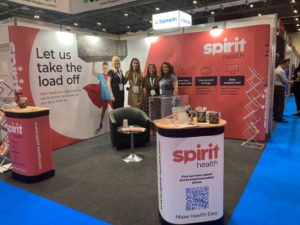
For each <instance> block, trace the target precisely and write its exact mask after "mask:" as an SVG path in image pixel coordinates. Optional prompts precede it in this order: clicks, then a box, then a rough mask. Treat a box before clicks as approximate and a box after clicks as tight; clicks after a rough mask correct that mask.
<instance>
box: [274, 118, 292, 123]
mask: <svg viewBox="0 0 300 225" xmlns="http://www.w3.org/2000/svg"><path fill="white" fill-rule="evenodd" d="M276 122H277V123H288V122H289V121H287V120H284V119H281V120H276Z"/></svg>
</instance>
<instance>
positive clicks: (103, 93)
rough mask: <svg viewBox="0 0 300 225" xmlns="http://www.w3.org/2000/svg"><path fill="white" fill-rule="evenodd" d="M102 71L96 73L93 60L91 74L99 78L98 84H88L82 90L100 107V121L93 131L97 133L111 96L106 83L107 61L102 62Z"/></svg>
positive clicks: (101, 125)
mask: <svg viewBox="0 0 300 225" xmlns="http://www.w3.org/2000/svg"><path fill="white" fill-rule="evenodd" d="M102 71H103V73H97V71H96V66H95V62H93V64H92V75H94V76H96V77H97V78H98V80H99V83H98V84H88V85H86V86H85V87H84V90H85V91H86V92H87V94H88V96H89V97H90V99H91V101H92V102H93V103H94V104H95V105H96V106H97V107H98V108H99V109H101V108H102V113H101V117H100V123H99V126H98V128H97V129H96V131H95V134H97V133H98V132H99V131H100V130H101V129H102V127H103V118H104V115H105V112H106V110H107V108H108V105H110V104H111V103H110V102H111V101H110V99H111V96H110V93H109V89H108V85H107V73H108V63H107V62H103V63H102Z"/></svg>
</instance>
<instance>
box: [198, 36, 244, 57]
mask: <svg viewBox="0 0 300 225" xmlns="http://www.w3.org/2000/svg"><path fill="white" fill-rule="evenodd" d="M246 43H247V42H246V41H245V39H244V38H242V39H240V38H239V37H235V38H234V41H229V40H228V38H224V42H223V43H208V44H205V45H204V46H203V54H205V55H213V56H214V55H217V54H221V53H238V52H244V51H245V46H246Z"/></svg>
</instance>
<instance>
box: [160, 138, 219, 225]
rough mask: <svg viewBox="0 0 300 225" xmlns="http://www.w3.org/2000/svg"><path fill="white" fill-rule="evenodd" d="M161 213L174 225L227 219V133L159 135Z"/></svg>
mask: <svg viewBox="0 0 300 225" xmlns="http://www.w3.org/2000/svg"><path fill="white" fill-rule="evenodd" d="M157 146H158V152H157V167H158V170H157V171H158V192H159V195H158V196H159V211H160V214H161V216H162V217H163V219H164V220H166V221H167V222H169V223H172V224H190V223H199V222H205V221H213V220H217V219H220V218H221V217H222V216H223V187H224V184H223V181H224V134H219V135H214V136H205V137H204V136H200V137H188V138H169V137H164V136H161V135H159V134H157Z"/></svg>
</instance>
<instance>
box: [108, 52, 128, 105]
mask: <svg viewBox="0 0 300 225" xmlns="http://www.w3.org/2000/svg"><path fill="white" fill-rule="evenodd" d="M111 61H112V69H111V70H109V71H108V79H107V84H108V88H109V91H110V96H111V101H112V108H113V109H116V108H122V107H124V85H125V84H126V82H127V80H126V79H125V77H124V74H123V72H122V70H121V63H120V58H119V57H118V56H114V57H112V60H111Z"/></svg>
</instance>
